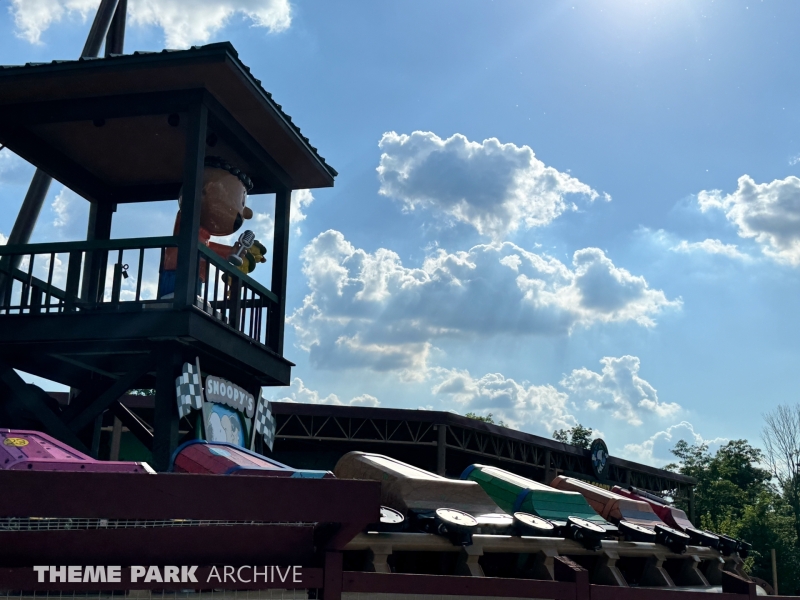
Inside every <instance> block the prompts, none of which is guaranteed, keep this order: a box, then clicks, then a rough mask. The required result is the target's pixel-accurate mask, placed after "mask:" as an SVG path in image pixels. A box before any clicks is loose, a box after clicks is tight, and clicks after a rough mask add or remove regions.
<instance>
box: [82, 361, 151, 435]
mask: <svg viewBox="0 0 800 600" xmlns="http://www.w3.org/2000/svg"><path fill="white" fill-rule="evenodd" d="M152 361H153V357H152V356H151V355H150V354H146V355H145V356H143V357H141V358H139V360H137V361H136V362H134V363H133V364H132V365H131V369H130V370H129V371H128V372H127V373H125V375H123V376H122V377H120V378H119V379H117V380H116V381H115V382H114V383H113V384H111V387H109V388H108V389H106V391H104V392H103V393H102V394H100V395H99V396H98V397H97V398H96V399H95V400H94V401H93V402H92V403H91V404H90V405H89V406H87V407H86V408H85V409H84V410H83V411H82V412H81V413H80V414H79V415H77V416H76V417H75V418H73V419H72V420H70V422H69V428H70V429H71V430H72V431H80V430H81V429H83V428H84V427H86V426H87V425H88V424H89V423H91V422H92V419H94V418H95V417H97V416H98V415H100V414H102V413H103V411H104V410H106V409H107V408H109V407H110V406H111V405H112V404H113V403H114V402H115V401H116V400H118V399H119V398H120V397H122V396H123V395H125V394H126V393H127V392H128V390H130V389H132V388H133V387H134V385H135V384H136V382H137V381H139V379H141V378H142V377H143V376H144V375H146V374H147V372H148V371H149V370H150V369H151V366H152Z"/></svg>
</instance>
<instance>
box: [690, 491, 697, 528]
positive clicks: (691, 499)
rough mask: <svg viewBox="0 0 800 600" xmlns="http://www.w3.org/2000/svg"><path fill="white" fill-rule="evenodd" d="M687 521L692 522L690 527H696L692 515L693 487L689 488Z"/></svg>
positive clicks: (693, 515)
mask: <svg viewBox="0 0 800 600" xmlns="http://www.w3.org/2000/svg"><path fill="white" fill-rule="evenodd" d="M689 520H690V521H691V522H692V525H694V526H695V527H696V526H697V521H696V520H695V514H694V486H692V487H690V488H689Z"/></svg>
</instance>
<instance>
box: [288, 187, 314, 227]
mask: <svg viewBox="0 0 800 600" xmlns="http://www.w3.org/2000/svg"><path fill="white" fill-rule="evenodd" d="M313 201H314V196H313V195H312V194H311V190H296V191H294V192H292V206H291V210H290V211H289V219H290V220H291V222H292V225H294V224H296V223H299V222H300V221H305V220H306V214H305V213H304V212H303V209H307V208H308V207H309V205H310V204H311V203H312V202H313Z"/></svg>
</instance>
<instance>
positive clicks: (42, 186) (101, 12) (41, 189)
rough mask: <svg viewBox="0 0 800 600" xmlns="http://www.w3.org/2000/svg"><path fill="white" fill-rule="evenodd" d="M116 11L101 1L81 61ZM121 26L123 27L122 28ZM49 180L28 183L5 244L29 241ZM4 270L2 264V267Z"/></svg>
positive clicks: (113, 0) (42, 176)
mask: <svg viewBox="0 0 800 600" xmlns="http://www.w3.org/2000/svg"><path fill="white" fill-rule="evenodd" d="M116 8H117V0H102V1H101V2H100V6H99V8H98V9H97V14H95V16H94V21H93V22H92V28H91V29H90V30H89V36H88V37H87V38H86V44H85V45H84V47H83V52H81V58H83V57H86V58H95V57H97V55H98V54H99V53H100V46H101V45H102V44H103V38H104V37H105V35H106V32H107V31H108V26H109V24H110V23H111V19H112V17H113V16H114V11H115V10H116ZM123 27H124V25H123ZM52 181H53V178H52V177H50V175H48V174H47V173H45V172H44V171H42V170H41V169H36V172H35V173H34V174H33V179H32V180H31V185H30V187H29V188H28V193H27V194H25V200H23V202H22V207H21V208H20V209H19V214H18V215H17V220H16V221H15V222H14V227H13V228H12V229H11V234H10V235H9V236H8V242H7V243H8V244H9V245H10V246H11V245H17V244H27V243H28V242H29V241H30V239H31V233H33V228H34V226H35V225H36V220H37V219H38V218H39V213H40V212H41V210H42V205H43V204H44V199H45V196H47V191H48V190H49V189H50V183H51V182H52ZM21 260H22V256H19V255H18V256H13V257H11V258H10V268H11V269H16V268H18V267H19V263H20V261H21ZM3 266H4V267H5V266H6V265H3Z"/></svg>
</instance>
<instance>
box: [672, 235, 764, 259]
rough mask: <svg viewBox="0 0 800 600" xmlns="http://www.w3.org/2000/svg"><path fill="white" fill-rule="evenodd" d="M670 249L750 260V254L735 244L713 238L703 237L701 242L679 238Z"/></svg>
mask: <svg viewBox="0 0 800 600" xmlns="http://www.w3.org/2000/svg"><path fill="white" fill-rule="evenodd" d="M670 250H672V251H673V252H683V253H689V252H695V251H698V252H705V253H707V254H718V255H720V256H727V257H728V258H736V259H739V260H750V256H749V255H747V254H745V253H744V252H741V251H740V250H739V248H738V247H737V246H736V244H723V243H722V242H721V241H720V240H714V239H705V240H703V241H702V242H687V241H686V240H681V241H680V243H679V244H678V245H677V246H673V247H672V248H670Z"/></svg>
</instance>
